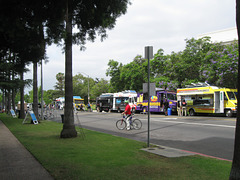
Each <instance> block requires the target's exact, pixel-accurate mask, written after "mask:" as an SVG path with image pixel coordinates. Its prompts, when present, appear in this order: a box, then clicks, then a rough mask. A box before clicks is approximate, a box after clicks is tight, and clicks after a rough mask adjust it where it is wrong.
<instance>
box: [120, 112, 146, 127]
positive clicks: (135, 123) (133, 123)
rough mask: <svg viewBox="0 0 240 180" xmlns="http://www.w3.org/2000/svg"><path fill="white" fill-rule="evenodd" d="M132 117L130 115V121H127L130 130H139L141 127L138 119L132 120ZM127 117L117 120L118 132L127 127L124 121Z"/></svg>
mask: <svg viewBox="0 0 240 180" xmlns="http://www.w3.org/2000/svg"><path fill="white" fill-rule="evenodd" d="M133 117H134V116H132V115H131V117H130V119H129V123H130V129H136V130H139V129H141V127H142V122H141V121H140V120H139V119H133ZM126 118H127V117H126V116H124V115H123V117H122V119H120V120H117V122H116V127H117V128H118V129H119V130H124V129H125V128H126V126H127V122H126V120H127V119H126Z"/></svg>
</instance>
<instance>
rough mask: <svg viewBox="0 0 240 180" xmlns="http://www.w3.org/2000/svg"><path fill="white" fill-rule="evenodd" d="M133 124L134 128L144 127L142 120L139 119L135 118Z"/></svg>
mask: <svg viewBox="0 0 240 180" xmlns="http://www.w3.org/2000/svg"><path fill="white" fill-rule="evenodd" d="M132 124H133V128H134V129H137V130H138V129H141V127H142V122H141V121H140V120H139V119H133V122H132Z"/></svg>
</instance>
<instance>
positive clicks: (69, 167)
mask: <svg viewBox="0 0 240 180" xmlns="http://www.w3.org/2000/svg"><path fill="white" fill-rule="evenodd" d="M0 120H1V121H2V122H3V123H4V124H5V125H6V126H7V127H8V128H9V130H10V131H11V132H12V133H13V134H14V135H15V136H16V137H17V139H18V140H19V141H20V142H21V143H22V144H23V145H24V146H25V147H26V148H27V149H28V150H29V151H30V152H31V153H32V154H33V155H34V156H35V157H36V159H37V160H38V161H39V162H40V163H41V164H42V165H43V166H44V167H45V168H46V169H47V170H48V171H49V172H50V174H51V175H52V176H53V177H54V178H55V179H71V180H74V179H89V180H94V179H99V180H108V179H109V180H113V179H120V180H121V179H124V180H126V179H131V180H132V179H137V180H138V179H140V180H141V179H151V180H152V179H157V180H159V179H161V180H162V179H163V180H164V179H166V180H169V179H177V180H181V179H184V180H187V179H191V180H197V179H199V180H205V179H209V180H214V179H216V180H221V179H224V180H227V179H228V177H229V173H230V170H231V162H227V161H221V160H217V159H211V158H206V157H201V156H189V157H180V158H165V157H161V156H158V155H154V154H150V153H147V152H144V151H141V150H140V149H141V148H143V147H146V143H143V142H138V141H133V140H129V139H125V138H121V137H116V136H112V135H109V134H104V133H99V132H95V131H90V130H87V129H84V130H83V131H84V133H85V136H86V137H85V138H82V137H81V136H80V134H79V136H78V137H77V138H71V139H61V138H60V132H61V130H62V124H60V123H56V122H51V121H42V122H41V123H40V124H38V125H33V124H24V125H23V124H22V121H23V120H22V119H16V118H15V119H13V118H12V117H10V116H8V115H6V114H3V113H2V114H0ZM76 130H77V131H78V132H80V129H79V128H78V127H76Z"/></svg>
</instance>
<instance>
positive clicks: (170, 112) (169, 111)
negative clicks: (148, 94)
mask: <svg viewBox="0 0 240 180" xmlns="http://www.w3.org/2000/svg"><path fill="white" fill-rule="evenodd" d="M168 115H169V116H171V115H172V108H168Z"/></svg>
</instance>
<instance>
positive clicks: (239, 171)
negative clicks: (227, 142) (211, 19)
mask: <svg viewBox="0 0 240 180" xmlns="http://www.w3.org/2000/svg"><path fill="white" fill-rule="evenodd" d="M236 21H237V30H238V52H239V54H240V43H239V42H240V0H236ZM237 89H238V94H237V107H238V108H237V122H236V129H235V144H234V154H233V161H232V169H231V173H230V177H229V180H239V179H240V93H239V92H240V58H239V57H238V84H237Z"/></svg>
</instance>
